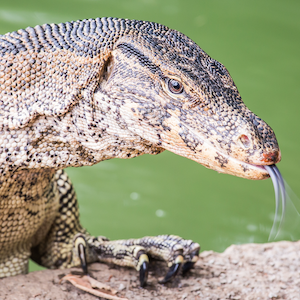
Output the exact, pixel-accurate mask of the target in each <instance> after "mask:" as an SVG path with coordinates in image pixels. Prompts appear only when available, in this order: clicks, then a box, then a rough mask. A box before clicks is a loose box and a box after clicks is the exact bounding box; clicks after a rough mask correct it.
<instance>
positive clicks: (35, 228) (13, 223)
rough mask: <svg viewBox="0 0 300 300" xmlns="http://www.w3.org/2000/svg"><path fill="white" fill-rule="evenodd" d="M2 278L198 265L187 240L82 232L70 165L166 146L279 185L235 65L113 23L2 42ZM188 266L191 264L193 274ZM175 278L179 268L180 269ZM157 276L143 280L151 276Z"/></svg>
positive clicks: (273, 155) (34, 32)
mask: <svg viewBox="0 0 300 300" xmlns="http://www.w3.org/2000/svg"><path fill="white" fill-rule="evenodd" d="M0 59H1V65H0V95H1V97H0V105H1V111H0V126H1V130H0V142H1V143H0V145H1V148H0V180H1V186H0V199H1V200H0V224H1V225H2V231H1V233H0V277H5V276H11V275H16V274H20V273H25V272H27V263H28V259H29V257H30V256H31V257H32V258H33V259H34V260H35V261H37V262H38V263H40V264H41V265H44V266H46V267H48V268H64V267H70V266H74V265H79V264H80V262H81V261H80V251H79V250H78V249H79V248H80V247H79V246H78V245H79V244H81V245H83V246H84V248H85V249H86V250H85V251H86V259H87V261H88V262H92V261H97V260H100V261H108V262H113V263H116V264H119V265H127V266H132V267H135V268H136V269H137V270H141V269H142V270H144V271H142V275H143V272H144V273H145V272H146V271H145V268H146V267H145V264H146V265H147V259H148V258H147V254H149V255H152V256H155V257H159V258H162V259H164V260H166V261H167V262H168V264H169V266H172V265H173V264H176V263H182V262H185V263H186V264H185V266H191V265H192V263H193V262H194V261H195V260H196V258H197V255H198V252H199V245H198V244H197V243H194V242H192V241H186V240H184V239H182V238H180V237H176V236H158V237H145V238H142V239H138V240H128V241H109V240H108V239H106V238H105V237H101V236H100V237H98V238H94V237H91V236H90V235H89V234H88V233H87V232H86V231H85V230H84V229H83V228H82V227H81V225H80V223H79V220H78V208H77V200H76V195H75V193H74V191H73V188H72V184H71V183H70V181H69V179H68V177H67V175H66V174H65V173H64V172H63V171H62V169H63V168H65V167H68V166H83V165H93V164H95V163H98V162H100V161H103V160H106V159H111V158H114V157H118V158H130V157H135V156H138V155H142V154H145V153H148V154H158V153H160V152H162V151H164V150H165V149H167V150H169V151H172V152H174V153H176V154H179V155H181V156H184V157H187V158H189V159H192V160H194V161H197V162H198V163H200V164H202V165H204V166H206V167H208V168H211V169H214V170H216V171H218V172H223V173H228V174H232V175H236V176H240V177H244V178H248V179H264V178H268V176H269V175H268V173H267V172H266V170H265V169H264V168H262V167H261V166H262V165H269V164H274V163H277V162H279V160H280V151H279V148H278V144H277V141H276V138H275V135H274V132H273V131H272V129H271V128H270V127H269V126H268V125H267V124H266V123H265V122H264V121H262V120H261V119H260V118H258V117H257V116H256V115H254V114H253V113H252V112H251V111H250V110H249V109H248V108H247V107H246V106H245V105H244V103H243V102H242V99H241V97H240V95H239V93H238V90H237V88H236V86H235V84H234V82H233V80H232V79H231V77H230V75H229V73H228V71H227V70H226V68H225V67H224V66H223V65H222V64H220V63H219V62H217V61H215V60H213V59H212V58H210V57H209V56H208V55H207V54H206V53H205V52H204V51H203V50H202V49H201V48H200V47H199V46H197V45H196V44H195V43H194V42H193V41H192V40H190V39H189V38H188V37H186V36H185V35H183V34H182V33H180V32H178V31H175V30H171V29H169V28H167V27H165V26H163V25H159V24H155V23H151V22H143V21H132V20H122V19H112V18H102V19H96V20H83V21H77V22H70V23H65V24H58V25H55V24H51V25H43V26H36V27H35V28H27V29H25V30H19V31H17V32H12V33H7V34H6V35H3V36H0ZM187 268H188V267H186V269H187ZM174 272H175V271H174ZM143 280H144V281H145V280H146V279H142V280H141V281H143Z"/></svg>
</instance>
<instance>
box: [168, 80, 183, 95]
mask: <svg viewBox="0 0 300 300" xmlns="http://www.w3.org/2000/svg"><path fill="white" fill-rule="evenodd" d="M168 88H169V90H170V92H171V93H173V94H181V93H182V92H183V86H182V83H181V82H179V81H177V80H175V79H169V81H168Z"/></svg>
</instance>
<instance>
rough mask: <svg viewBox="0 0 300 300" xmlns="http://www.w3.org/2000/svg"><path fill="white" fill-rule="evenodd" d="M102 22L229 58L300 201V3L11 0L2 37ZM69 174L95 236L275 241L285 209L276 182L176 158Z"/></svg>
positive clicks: (1, 20)
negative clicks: (150, 26) (170, 35)
mask: <svg viewBox="0 0 300 300" xmlns="http://www.w3.org/2000/svg"><path fill="white" fill-rule="evenodd" d="M102 16H113V17H122V18H130V19H140V20H149V21H155V22H158V23H162V24H164V25H167V26H169V27H171V28H174V29H177V30H179V31H181V32H183V33H185V34H186V35H188V36H189V37H190V38H192V39H193V40H194V41H195V42H196V43H198V44H199V45H200V46H201V47H202V48H203V49H204V50H205V51H206V52H207V53H208V54H209V55H210V56H212V57H213V58H215V59H217V60H219V61H221V62H222V63H223V64H224V65H225V66H226V67H227V68H228V69H229V71H230V73H231V75H232V77H233V79H234V81H235V83H236V84H237V86H238V88H239V91H240V93H241V95H242V97H243V100H244V102H245V103H246V105H247V106H248V107H249V108H250V109H251V110H252V111H253V112H255V113H256V114H257V115H259V116H260V117H261V118H263V119H264V120H265V121H266V122H267V123H268V124H269V125H271V127H272V128H273V129H274V131H275V132H276V135H277V138H278V141H279V144H280V148H281V151H282V162H281V163H280V164H279V165H278V167H279V169H280V170H281V172H282V174H283V176H284V178H285V180H286V181H287V183H288V184H289V185H290V187H291V188H292V189H293V190H294V192H295V193H296V194H298V195H300V184H299V175H298V171H297V170H298V168H299V167H300V158H299V148H300V140H299V132H300V125H299V122H300V121H299V119H300V98H299V92H300V84H299V80H300V73H299V70H300V58H299V54H300V1H298V0H294V1H292V0H286V1H282V0H265V1H261V0H260V1H258V0H254V1H244V0H210V1H208V0H205V1H204V0H52V1H41V0H40V1H37V0H27V1H24V0H22V1H21V0H15V1H3V0H2V1H1V4H0V33H1V34H4V33H6V32H8V31H13V30H17V29H19V28H24V27H27V26H34V25H37V24H43V23H53V22H54V23H58V22H65V21H70V20H77V19H85V18H96V17H102ZM67 172H68V174H69V175H70V177H71V179H72V181H73V183H74V185H75V189H76V191H77V194H78V198H79V203H80V212H81V221H82V224H83V225H84V227H86V228H87V229H88V230H89V231H90V232H91V233H92V234H94V235H105V236H107V237H109V238H110V239H119V238H133V237H142V236H145V235H157V234H171V233H172V234H177V235H180V236H182V237H185V238H187V239H193V240H195V241H197V242H199V243H200V244H201V246H202V250H211V249H212V250H215V251H223V250H224V249H225V248H226V247H228V246H229V245H230V244H233V243H235V244H240V243H249V242H259V243H260V242H267V241H268V236H269V233H270V229H271V227H272V222H273V217H274V211H275V204H274V191H273V187H272V182H271V180H265V181H250V180H246V179H241V178H236V177H233V176H229V175H220V174H218V173H216V172H214V171H211V170H208V169H205V168H204V167H202V166H201V165H198V164H197V163H195V162H192V161H189V160H187V159H184V158H182V157H179V156H176V155H174V154H172V153H168V152H164V153H162V154H160V155H158V156H149V155H145V156H142V157H138V158H135V159H130V160H117V159H114V160H111V161H105V162H102V163H100V164H98V165H96V166H93V167H84V168H77V169H75V168H69V169H68V170H67ZM293 200H294V201H295V203H296V205H299V204H300V200H298V199H297V197H294V199H293ZM288 208H289V210H290V212H288V214H287V215H286V220H287V221H288V222H287V223H289V224H286V232H287V234H285V235H282V236H281V239H282V238H285V239H291V238H293V239H295V238H297V239H298V238H299V233H298V231H300V228H299V227H297V226H296V227H295V226H294V227H295V228H291V227H293V225H295V224H298V223H297V222H299V220H300V217H299V215H298V214H297V213H296V212H295V210H294V211H293V207H292V204H291V203H289V204H288ZM298 228H299V230H298ZM36 268H37V266H35V265H33V264H31V265H30V269H31V270H34V269H36Z"/></svg>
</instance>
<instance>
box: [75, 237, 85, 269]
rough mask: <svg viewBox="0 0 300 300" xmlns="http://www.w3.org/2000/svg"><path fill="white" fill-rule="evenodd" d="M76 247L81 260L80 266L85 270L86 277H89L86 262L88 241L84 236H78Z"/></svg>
mask: <svg viewBox="0 0 300 300" xmlns="http://www.w3.org/2000/svg"><path fill="white" fill-rule="evenodd" d="M75 247H76V249H77V252H78V257H79V259H80V265H81V268H82V270H83V273H84V275H88V269H87V262H86V253H85V249H86V241H85V239H84V237H83V236H78V237H77V238H76V240H75Z"/></svg>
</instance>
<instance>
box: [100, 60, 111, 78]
mask: <svg viewBox="0 0 300 300" xmlns="http://www.w3.org/2000/svg"><path fill="white" fill-rule="evenodd" d="M113 67H114V59H113V57H112V56H109V57H108V59H107V60H106V61H105V63H104V65H103V68H102V72H101V76H100V82H102V81H108V79H109V77H110V75H111V73H112V71H113Z"/></svg>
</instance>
